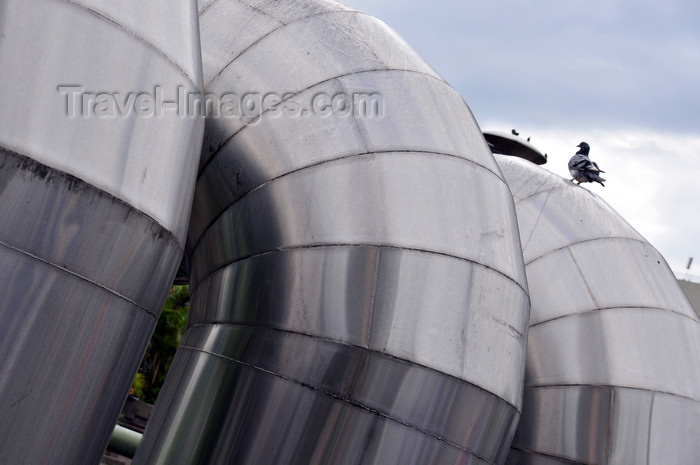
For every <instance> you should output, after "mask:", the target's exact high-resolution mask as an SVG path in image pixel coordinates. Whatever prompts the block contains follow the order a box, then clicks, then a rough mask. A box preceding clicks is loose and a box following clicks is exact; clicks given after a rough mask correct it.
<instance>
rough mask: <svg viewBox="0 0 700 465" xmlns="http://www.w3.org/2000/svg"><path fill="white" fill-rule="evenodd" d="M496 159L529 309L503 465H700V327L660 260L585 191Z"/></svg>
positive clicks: (524, 165) (517, 162)
mask: <svg viewBox="0 0 700 465" xmlns="http://www.w3.org/2000/svg"><path fill="white" fill-rule="evenodd" d="M497 161H498V163H499V165H500V167H501V169H502V171H503V174H504V176H505V178H506V180H507V181H508V184H509V186H510V188H511V190H512V191H513V196H514V199H515V205H516V210H517V212H518V224H519V227H520V236H521V239H522V243H523V255H524V258H525V264H526V271H527V279H528V284H529V289H530V298H531V301H532V312H531V319H530V331H529V339H528V346H527V368H526V376H525V394H524V400H523V414H522V418H521V421H520V424H519V426H518V430H517V433H516V436H515V438H514V440H513V446H512V447H513V448H512V449H511V451H510V454H509V456H508V460H507V461H506V463H509V464H513V465H515V464H517V465H531V464H537V465H540V464H542V465H543V464H546V465H557V464H561V465H564V464H566V465H571V464H597V465H613V464H644V465H667V464H695V463H700V443H699V442H698V440H697V436H698V433H700V322H699V321H698V318H697V316H696V314H695V312H694V311H693V309H692V307H691V306H690V304H689V303H688V301H687V299H686V298H685V295H684V294H683V292H682V290H681V289H680V287H679V285H678V282H677V281H676V279H675V277H674V275H673V273H672V272H671V271H670V269H669V267H668V265H667V264H666V262H665V260H664V259H663V257H662V256H661V255H660V254H659V252H657V251H656V250H655V249H654V248H653V247H652V246H651V245H650V244H649V243H648V242H647V241H646V240H644V238H643V237H641V236H640V235H639V233H637V232H636V231H635V230H634V229H633V228H632V227H631V226H630V225H629V224H627V223H626V222H625V221H624V220H623V219H622V218H620V217H619V216H618V214H617V213H616V212H615V211H613V210H612V209H611V208H610V207H609V206H608V205H607V204H606V203H605V202H604V201H603V200H601V199H600V198H599V197H597V196H596V195H595V194H593V193H591V192H590V191H588V190H587V189H585V188H580V187H576V186H573V185H572V183H570V182H569V181H566V180H564V179H562V178H561V177H559V176H556V175H554V174H552V173H550V172H548V171H546V170H543V169H541V168H538V167H536V166H535V165H533V164H531V163H529V162H526V161H523V160H519V159H515V158H509V157H503V156H497Z"/></svg>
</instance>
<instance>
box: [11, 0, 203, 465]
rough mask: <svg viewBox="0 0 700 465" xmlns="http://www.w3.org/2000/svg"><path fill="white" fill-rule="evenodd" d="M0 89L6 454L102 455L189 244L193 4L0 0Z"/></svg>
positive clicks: (194, 133)
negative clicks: (178, 103) (175, 103)
mask: <svg viewBox="0 0 700 465" xmlns="http://www.w3.org/2000/svg"><path fill="white" fill-rule="evenodd" d="M0 88H1V89H2V92H0V213H1V215H2V220H1V221H0V283H1V285H2V294H0V451H1V452H0V457H1V458H0V461H2V463H7V464H32V465H37V464H47V465H60V464H66V465H75V464H89V463H97V462H98V461H99V459H100V456H101V454H102V452H103V450H104V448H105V445H106V444H107V441H108V439H109V436H110V433H111V432H112V429H113V428H114V424H115V422H116V419H117V416H118V414H119V411H120V408H121V406H122V404H123V402H124V398H125V397H126V395H127V392H128V390H129V386H130V383H131V380H132V379H133V376H134V374H135V372H136V370H137V368H138V365H139V361H140V360H141V357H142V355H143V352H144V350H145V347H146V344H147V343H148V340H149V338H150V336H151V333H152V331H153V328H154V326H155V323H156V320H157V318H158V315H159V313H160V308H161V306H162V304H163V301H164V299H165V296H166V294H167V290H168V288H169V286H170V284H171V283H172V279H173V275H174V274H175V271H176V269H177V266H178V264H179V262H180V257H181V255H182V252H183V249H184V240H185V232H186V227H187V223H188V217H189V206H190V205H191V198H192V195H193V191H194V179H195V177H196V169H197V160H198V151H199V147H200V145H201V140H202V133H203V118H189V117H183V116H182V115H180V114H178V112H177V110H172V111H171V110H169V109H166V107H163V108H162V110H163V112H162V114H156V112H158V111H159V109H158V107H157V105H158V101H157V96H158V95H159V94H158V92H162V93H161V94H160V95H161V97H162V98H163V99H168V100H172V99H173V98H174V96H175V95H177V93H178V92H180V91H183V92H190V93H192V92H198V90H199V89H201V61H200V51H199V40H198V22H197V15H196V7H195V5H194V3H192V2H178V4H177V5H174V4H173V2H170V1H160V2H147V3H144V2H141V1H140V0H127V1H120V2H110V1H108V0H104V1H99V0H92V1H89V0H66V1H52V0H35V1H32V2H25V1H22V0H11V1H3V2H2V3H0ZM142 94H143V95H146V96H142ZM149 96H150V97H149ZM149 98H150V100H149ZM154 99H156V100H155V101H154ZM149 105H150V106H149ZM149 108H150V113H149Z"/></svg>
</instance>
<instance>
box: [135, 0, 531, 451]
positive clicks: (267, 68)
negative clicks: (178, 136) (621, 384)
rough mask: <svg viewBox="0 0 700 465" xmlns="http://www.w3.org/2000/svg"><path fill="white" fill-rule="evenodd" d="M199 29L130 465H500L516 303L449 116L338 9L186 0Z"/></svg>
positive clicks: (498, 186) (486, 185)
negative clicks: (172, 264)
mask: <svg viewBox="0 0 700 465" xmlns="http://www.w3.org/2000/svg"><path fill="white" fill-rule="evenodd" d="M200 28H201V40H202V59H203V75H204V82H205V90H206V92H207V94H208V95H209V96H210V103H211V104H212V108H214V109H216V110H218V111H220V112H221V113H220V114H210V115H209V116H208V118H207V127H206V132H205V142H204V146H203V151H202V157H201V160H202V164H201V167H200V173H199V177H198V180H197V186H196V192H195V200H194V206H193V211H192V219H191V222H190V229H189V234H188V252H187V255H188V262H189V266H190V283H191V289H192V307H191V314H190V320H189V328H188V330H187V332H186V334H185V337H184V340H183V343H182V346H181V348H180V350H179V351H178V354H177V356H176V359H175V361H174V363H173V367H172V369H171V372H170V373H169V375H168V379H167V381H166V384H165V386H164V387H163V389H162V391H161V395H160V397H159V399H158V402H157V404H156V407H155V410H154V414H153V416H152V417H151V420H150V422H149V425H148V427H147V430H146V432H145V434H144V438H143V441H142V443H141V445H140V447H139V449H138V451H137V454H136V457H135V459H134V463H136V464H168V465H171V464H188V465H191V464H224V463H233V462H235V463H237V464H256V465H258V464H263V463H265V464H267V463H275V464H305V465H306V464H310V463H323V464H351V463H353V464H364V465H366V464H382V465H385V464H388V463H401V464H402V465H407V464H416V465H418V464H420V465H424V464H426V463H434V464H437V463H450V464H453V463H462V464H494V463H496V464H498V463H502V462H503V460H504V459H505V454H506V453H507V450H508V446H509V444H510V441H511V438H512V435H513V432H514V429H515V426H516V423H517V419H518V416H519V409H520V403H521V395H522V376H523V370H524V365H523V364H524V343H525V337H526V333H525V330H526V326H527V321H528V310H529V300H528V296H527V292H526V286H527V285H526V281H525V275H524V268H523V262H522V255H521V248H520V242H519V237H518V231H517V225H516V219H515V211H514V208H513V203H512V197H511V195H510V191H509V189H508V187H507V185H506V184H505V182H504V180H503V179H502V177H501V174H500V171H499V168H498V166H497V165H496V163H495V161H494V159H493V157H492V155H491V154H490V152H489V151H488V148H487V146H486V143H485V141H484V139H483V137H482V135H481V131H480V130H479V128H478V126H477V124H476V122H475V120H474V118H473V116H472V114H471V112H470V110H469V108H468V107H467V105H466V104H465V102H464V101H463V100H462V98H461V97H460V96H459V95H458V93H457V92H456V91H455V90H454V89H452V88H451V87H450V86H449V85H448V84H447V83H445V81H444V80H443V79H442V78H441V77H440V76H439V75H438V74H437V73H435V71H434V70H432V69H431V68H430V67H429V66H428V65H427V64H426V63H425V62H424V61H423V60H422V59H421V58H420V57H419V56H418V55H417V54H416V53H415V52H414V51H413V50H412V49H411V48H410V47H408V46H407V45H406V44H405V43H404V42H403V41H402V40H401V39H400V38H399V37H398V36H397V35H396V34H395V33H394V32H393V31H392V30H391V29H389V28H388V27H387V26H386V25H384V24H383V23H381V22H380V21H378V20H377V19H375V18H373V17H371V16H369V15H367V14H365V13H362V12H360V11H355V10H353V9H350V8H347V7H345V6H343V5H341V4H339V3H334V2H326V1H304V2H299V1H251V2H247V1H232V0H214V1H203V2H200ZM236 110H237V111H238V112H239V113H238V114H236ZM223 113H226V114H225V115H224V114H223Z"/></svg>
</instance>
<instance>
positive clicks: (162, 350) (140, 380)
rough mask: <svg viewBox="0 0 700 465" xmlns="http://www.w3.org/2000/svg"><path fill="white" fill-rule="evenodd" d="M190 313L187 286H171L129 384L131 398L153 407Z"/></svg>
mask: <svg viewBox="0 0 700 465" xmlns="http://www.w3.org/2000/svg"><path fill="white" fill-rule="evenodd" d="M189 309H190V288H189V286H173V287H172V288H171V289H170V292H169V293H168V298H167V300H166V301H165V306H164V307H163V310H162V312H161V314H160V318H159V319H158V324H157V325H156V329H155V330H154V331H153V336H152V337H151V341H150V342H149V344H148V349H146V354H145V355H144V356H143V360H142V361H141V366H140V367H139V372H138V374H137V375H136V378H134V382H133V384H132V387H131V389H132V394H133V395H135V396H136V397H138V398H140V399H141V400H143V401H145V402H148V403H151V404H152V403H154V402H155V401H156V397H157V396H158V392H159V391H160V388H161V386H162V385H163V381H165V375H166V373H167V372H168V369H170V364H171V363H172V361H173V357H174V356H175V351H176V350H177V348H178V346H179V345H180V341H181V340H182V335H183V334H184V333H185V328H186V325H187V313H188V312H189Z"/></svg>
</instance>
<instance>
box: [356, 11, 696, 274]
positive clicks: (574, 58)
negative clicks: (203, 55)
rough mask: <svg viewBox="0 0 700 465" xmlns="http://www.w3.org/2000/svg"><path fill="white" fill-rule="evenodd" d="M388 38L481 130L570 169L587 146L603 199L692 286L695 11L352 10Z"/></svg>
mask: <svg viewBox="0 0 700 465" xmlns="http://www.w3.org/2000/svg"><path fill="white" fill-rule="evenodd" d="M344 3H346V4H348V5H351V6H353V7H356V8H359V9H361V10H364V11H367V12H369V13H372V14H373V15H375V16H377V17H378V18H380V19H382V20H383V21H385V22H386V23H387V24H389V25H390V26H391V27H392V28H394V29H395V30H396V31H397V32H398V33H399V34H400V35H401V36H402V37H403V38H404V39H405V40H406V41H407V42H408V43H409V44H411V45H412V46H413V47H414V48H415V49H416V50H417V51H418V52H419V53H420V54H421V55H422V56H423V57H424V58H425V59H426V60H427V61H428V62H429V63H430V64H431V65H432V66H433V67H434V68H435V69H436V70H437V71H438V72H439V73H440V74H441V75H442V76H443V77H444V78H445V79H446V80H447V81H448V82H449V83H450V84H451V85H452V86H453V87H455V88H456V89H457V90H458V91H459V92H460V94H461V95H462V96H463V97H464V99H465V100H466V101H467V103H468V104H469V106H470V108H471V109H472V111H473V112H474V115H475V117H476V119H477V121H478V122H479V124H480V125H481V127H482V128H483V129H495V130H505V131H508V130H510V129H511V128H517V129H518V130H519V131H520V132H521V134H523V135H524V136H532V142H533V143H534V144H535V145H536V146H537V147H538V148H539V149H541V150H542V151H543V152H547V153H548V154H549V162H548V163H547V165H545V167H546V168H547V169H549V170H550V171H553V172H555V173H557V174H560V175H561V176H568V173H567V170H566V162H567V161H568V159H569V157H570V156H571V155H573V153H574V152H575V151H576V150H577V149H576V147H575V146H576V145H577V144H578V143H579V142H581V141H583V140H585V141H587V142H588V143H590V144H591V147H592V149H591V158H592V159H594V160H595V161H597V162H598V163H599V164H600V165H601V166H602V167H603V169H605V170H606V171H607V176H606V178H608V181H609V182H608V183H606V187H605V188H602V187H600V186H598V185H596V186H593V187H589V186H590V185H586V188H589V189H590V190H592V191H594V192H596V193H597V194H599V195H601V196H602V197H603V198H604V199H605V200H606V201H607V202H608V203H610V205H611V206H612V207H613V208H615V209H616V210H617V211H618V212H620V214H622V215H623V216H624V217H625V218H626V219H627V220H628V221H629V222H630V223H631V224H632V225H633V226H634V227H635V228H636V229H638V230H639V231H640V232H641V233H642V234H643V235H644V236H645V237H646V238H647V239H648V240H649V241H650V242H651V243H652V244H653V245H655V246H656V247H657V248H658V249H659V250H660V251H661V252H662V253H663V254H664V256H665V257H666V259H667V260H668V262H669V264H670V265H671V267H672V268H673V269H674V270H676V271H684V268H685V263H686V261H687V258H688V257H690V256H695V263H696V265H695V266H694V267H693V268H692V269H691V273H692V274H695V275H700V214H699V213H700V212H698V211H697V207H698V206H699V205H700V202H699V201H698V200H699V199H700V187H698V185H699V184H700V182H698V178H699V177H700V176H699V175H700V168H698V162H700V2H697V1H696V0H685V1H677V0H670V1H664V2H659V1H657V0H655V1H650V0H643V1H632V0H624V1H601V2H597V3H594V4H592V3H590V2H583V1H580V0H575V1H567V2H557V1H554V0H544V1H538V2H524V1H499V0H494V1H490V2H485V1H480V2H475V1H471V0H470V1H456V0H454V1H433V2H424V1H417V0H402V1H400V0H392V1H391V2H389V1H388V0H386V1H370V0H347V1H345V2H344Z"/></svg>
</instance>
